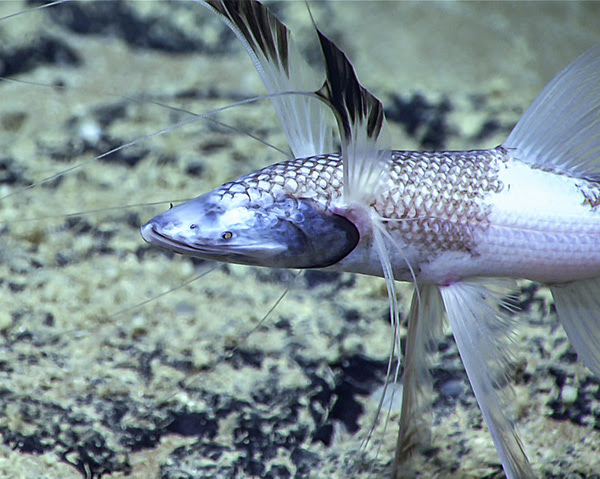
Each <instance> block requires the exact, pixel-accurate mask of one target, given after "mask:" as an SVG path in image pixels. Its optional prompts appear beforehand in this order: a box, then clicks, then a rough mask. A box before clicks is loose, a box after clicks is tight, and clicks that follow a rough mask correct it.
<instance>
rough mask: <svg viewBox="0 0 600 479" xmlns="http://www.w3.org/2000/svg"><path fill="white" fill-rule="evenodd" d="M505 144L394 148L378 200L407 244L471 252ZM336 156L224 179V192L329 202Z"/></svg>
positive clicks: (496, 185)
mask: <svg viewBox="0 0 600 479" xmlns="http://www.w3.org/2000/svg"><path fill="white" fill-rule="evenodd" d="M504 161H506V155H505V152H504V150H503V149H502V148H497V149H494V150H474V151H456V152H439V153H438V152H414V151H394V152H393V154H392V164H391V168H390V171H389V181H388V183H387V186H388V187H387V188H382V190H383V191H382V193H381V195H380V196H379V197H378V199H377V200H376V202H375V203H374V204H373V206H374V207H375V209H376V211H377V212H378V213H379V214H380V215H381V216H382V217H384V218H389V219H391V220H406V221H390V222H388V223H387V224H388V228H389V230H390V232H392V233H393V234H395V235H401V237H402V240H403V242H405V243H408V244H413V245H416V246H418V247H419V248H421V249H426V250H428V251H434V252H436V251H448V250H451V251H471V252H473V245H472V241H473V235H472V233H473V231H474V230H475V229H476V228H481V227H485V226H486V225H487V217H488V214H489V211H488V208H487V207H486V204H485V202H484V201H482V200H483V199H484V197H485V195H486V194H488V193H497V192H499V191H501V190H502V188H503V185H502V183H501V182H500V180H499V179H498V171H499V168H500V164H501V163H502V162H504ZM342 178H343V177H342V162H341V158H340V156H339V155H337V154H331V155H320V156H316V157H312V158H307V159H295V160H290V161H285V162H282V163H277V164H275V165H272V166H269V167H267V168H264V169H262V170H260V171H258V172H256V173H253V174H250V175H248V176H245V177H243V178H240V179H239V180H236V181H234V182H231V183H227V184H225V185H223V187H222V188H221V189H220V191H221V193H222V194H223V196H227V195H238V194H241V195H245V196H250V197H253V198H257V197H261V196H262V195H269V196H273V197H274V196H277V195H280V194H282V193H287V194H291V195H294V196H296V197H301V198H312V199H314V200H316V201H318V202H320V203H322V204H324V205H326V206H329V205H330V204H331V202H332V201H333V200H336V199H338V198H340V197H341V195H342V181H343V180H342Z"/></svg>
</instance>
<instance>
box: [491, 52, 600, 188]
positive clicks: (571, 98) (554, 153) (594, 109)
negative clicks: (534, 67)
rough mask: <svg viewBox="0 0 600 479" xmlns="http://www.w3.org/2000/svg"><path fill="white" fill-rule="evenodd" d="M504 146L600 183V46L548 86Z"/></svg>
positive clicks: (517, 154)
mask: <svg viewBox="0 0 600 479" xmlns="http://www.w3.org/2000/svg"><path fill="white" fill-rule="evenodd" d="M502 146H504V147H505V148H507V149H510V150H514V151H513V154H514V156H515V157H516V158H518V159H519V160H521V161H523V162H525V163H528V164H531V165H536V166H539V167H540V168H542V169H545V170H550V171H554V172H557V173H566V174H568V175H569V176H572V177H575V178H585V179H588V180H591V181H600V44H599V45H596V46H594V47H592V48H590V49H589V50H588V51H586V52H585V53H583V54H582V55H580V56H579V57H578V58H577V59H575V60H574V61H573V62H572V63H570V64H569V65H568V66H567V67H566V68H565V69H564V70H562V71H561V72H560V73H559V74H558V75H556V77H555V78H554V79H553V80H552V81H551V82H550V83H548V85H546V87H545V88H544V89H543V90H542V92H541V93H540V94H539V95H538V97H537V98H536V99H535V100H534V102H533V103H532V104H531V105H530V107H529V108H528V109H527V111H526V112H525V114H524V115H523V117H522V118H521V120H519V122H518V123H517V125H516V126H515V128H514V129H513V130H512V132H511V133H510V135H509V136H508V138H507V139H506V141H505V142H504V143H503V144H502Z"/></svg>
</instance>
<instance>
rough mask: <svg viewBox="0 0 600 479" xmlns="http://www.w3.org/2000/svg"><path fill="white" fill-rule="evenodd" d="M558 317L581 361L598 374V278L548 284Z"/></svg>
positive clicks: (599, 360) (599, 334) (599, 354)
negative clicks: (563, 283) (561, 283)
mask: <svg viewBox="0 0 600 479" xmlns="http://www.w3.org/2000/svg"><path fill="white" fill-rule="evenodd" d="M550 290H551V291H552V296H553V297H554V304H555V306H556V310H557V312H558V319H559V321H560V323H561V324H562V325H563V328H565V331H566V332H567V336H568V337H569V340H570V341H571V344H572V345H573V347H574V348H575V351H577V354H578V356H579V358H580V359H581V361H582V362H583V363H584V364H585V365H586V366H587V367H588V368H589V369H590V370H591V371H592V372H593V373H594V374H595V375H596V376H597V377H600V313H599V312H598V311H600V278H595V279H588V280H583V281H575V282H573V283H568V284H565V285H553V286H551V287H550Z"/></svg>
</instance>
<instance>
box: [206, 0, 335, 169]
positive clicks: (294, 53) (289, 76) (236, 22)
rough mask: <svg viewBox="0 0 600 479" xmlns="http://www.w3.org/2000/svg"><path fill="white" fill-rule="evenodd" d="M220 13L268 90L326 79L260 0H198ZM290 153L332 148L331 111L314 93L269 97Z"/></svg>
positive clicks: (302, 88)
mask: <svg viewBox="0 0 600 479" xmlns="http://www.w3.org/2000/svg"><path fill="white" fill-rule="evenodd" d="M196 1H198V2H199V3H202V4H204V5H206V6H207V7H208V8H209V9H210V10H212V11H214V12H215V13H217V14H219V15H220V16H221V17H222V18H223V20H224V21H225V23H227V25H228V26H229V27H230V28H231V29H232V30H233V32H234V33H235V35H236V36H237V37H238V39H239V40H240V41H241V42H242V44H243V45H244V48H245V49H246V51H247V52H248V54H249V55H250V58H251V59H252V62H253V63H254V66H255V67H256V70H257V71H258V74H259V75H260V77H261V79H262V81H263V83H264V84H265V87H266V89H267V92H268V93H269V94H275V95H277V94H279V93H285V92H307V93H308V92H312V91H314V90H315V88H318V86H319V85H320V84H321V83H322V76H319V75H318V74H316V73H315V72H314V70H313V69H312V68H311V67H310V65H308V63H307V62H306V61H305V60H304V59H303V58H302V56H301V55H300V52H299V51H298V49H297V48H296V47H295V45H294V42H293V40H292V38H291V34H290V31H289V30H288V28H287V27H286V26H285V25H284V24H283V23H281V22H280V21H279V19H278V18H277V17H276V16H275V15H273V13H271V12H270V11H269V10H268V9H267V8H266V7H265V6H264V5H263V4H261V3H260V2H248V1H232V0H206V1H202V0H196ZM271 101H272V103H273V106H274V107H275V112H276V113H277V117H278V118H279V122H280V123H281V126H282V128H283V130H284V132H285V134H286V136H287V139H288V143H289V145H290V148H291V150H292V153H293V154H294V156H295V157H296V158H304V157H309V156H314V155H320V154H323V153H331V152H332V151H333V132H332V128H331V123H330V118H331V117H330V110H329V109H328V108H327V107H326V106H325V105H324V104H323V103H322V102H321V101H319V100H318V99H317V98H315V97H314V96H310V95H299V94H289V95H278V96H273V97H271Z"/></svg>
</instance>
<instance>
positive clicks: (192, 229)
mask: <svg viewBox="0 0 600 479" xmlns="http://www.w3.org/2000/svg"><path fill="white" fill-rule="evenodd" d="M262 203H263V202H261V204H256V203H252V202H251V201H250V200H249V199H248V198H247V197H245V199H244V200H239V199H238V200H236V197H235V196H234V197H233V198H231V197H224V196H222V195H221V194H218V193H216V192H211V193H207V194H205V195H202V196H199V197H198V198H195V199H193V200H191V201H188V202H187V203H184V204H182V205H179V206H176V207H174V208H172V209H170V210H168V211H166V212H164V213H162V214H160V215H158V216H156V217H155V218H153V219H152V220H150V221H149V222H148V223H147V224H145V225H144V226H142V227H141V234H142V237H143V238H144V240H145V241H146V242H147V243H150V244H152V245H155V246H159V247H161V248H164V249H167V250H170V251H174V252H176V253H180V254H185V255H189V256H196V257H199V258H204V259H208V260H215V261H224V262H228V263H238V264H248V265H255V266H268V267H273V268H324V267H326V266H330V265H332V264H335V263H337V262H338V261H340V260H341V259H342V258H344V257H345V256H347V255H348V254H349V253H350V252H351V251H352V250H353V249H354V248H355V246H356V245H357V243H358V241H359V238H360V236H359V232H358V230H357V229H356V227H355V226H354V224H353V223H352V222H350V221H349V220H347V219H346V218H344V217H342V216H339V215H336V214H334V213H331V212H329V211H327V210H326V209H325V208H323V207H322V206H321V205H320V204H319V203H317V202H315V201H313V200H310V199H302V198H301V199H297V198H293V197H290V196H282V197H279V198H276V199H274V200H271V201H266V202H264V204H262Z"/></svg>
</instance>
